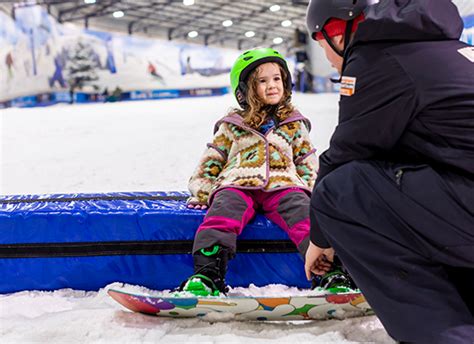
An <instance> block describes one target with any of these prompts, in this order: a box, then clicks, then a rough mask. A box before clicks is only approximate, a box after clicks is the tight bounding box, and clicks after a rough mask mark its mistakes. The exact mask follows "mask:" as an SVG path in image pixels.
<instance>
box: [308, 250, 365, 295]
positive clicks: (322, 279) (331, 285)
mask: <svg viewBox="0 0 474 344" xmlns="http://www.w3.org/2000/svg"><path fill="white" fill-rule="evenodd" d="M317 287H319V288H321V289H324V290H327V291H329V292H330V293H333V294H336V293H347V292H352V291H355V290H357V289H358V288H357V285H356V284H355V282H354V280H353V279H352V277H351V276H350V275H349V273H348V272H347V271H346V270H345V268H344V267H343V266H342V263H341V261H340V260H339V259H338V258H337V257H336V256H335V257H334V262H333V266H332V269H331V270H330V271H328V272H327V273H326V274H324V275H323V276H313V280H312V282H311V289H315V288H317Z"/></svg>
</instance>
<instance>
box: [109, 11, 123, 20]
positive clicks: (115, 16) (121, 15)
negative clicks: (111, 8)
mask: <svg viewBox="0 0 474 344" xmlns="http://www.w3.org/2000/svg"><path fill="white" fill-rule="evenodd" d="M124 15H125V13H123V11H115V12H114V13H112V16H113V17H114V18H122V17H123V16H124Z"/></svg>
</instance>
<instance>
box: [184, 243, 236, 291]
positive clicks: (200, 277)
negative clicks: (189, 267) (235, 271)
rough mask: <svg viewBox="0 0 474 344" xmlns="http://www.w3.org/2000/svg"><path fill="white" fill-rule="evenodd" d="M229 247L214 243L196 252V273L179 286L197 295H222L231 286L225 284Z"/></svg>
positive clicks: (194, 256)
mask: <svg viewBox="0 0 474 344" xmlns="http://www.w3.org/2000/svg"><path fill="white" fill-rule="evenodd" d="M229 257H230V251H229V249H227V248H225V247H223V246H220V245H214V246H212V247H211V248H203V249H200V250H198V251H197V252H196V253H194V255H193V258H194V271H195V273H194V275H192V276H191V277H189V278H188V279H187V280H185V281H184V282H183V283H181V285H180V286H179V288H178V291H184V292H188V293H191V294H193V295H196V296H220V295H221V293H222V294H224V295H225V294H226V293H227V291H228V290H229V288H228V287H227V286H226V284H225V275H226V272H227V262H228V261H229Z"/></svg>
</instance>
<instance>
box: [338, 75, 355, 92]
mask: <svg viewBox="0 0 474 344" xmlns="http://www.w3.org/2000/svg"><path fill="white" fill-rule="evenodd" d="M355 87H356V78H354V77H352V76H343V77H342V79H341V89H340V91H339V93H340V94H341V96H348V97H350V96H352V95H353V94H354V93H355Z"/></svg>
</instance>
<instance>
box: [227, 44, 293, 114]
mask: <svg viewBox="0 0 474 344" xmlns="http://www.w3.org/2000/svg"><path fill="white" fill-rule="evenodd" d="M267 62H275V63H278V64H279V65H280V66H281V67H282V68H283V69H284V70H285V71H286V74H287V75H288V77H287V79H286V80H283V84H284V86H285V87H286V89H287V90H288V91H289V92H290V93H291V88H292V83H291V74H290V71H289V70H288V66H287V64H286V61H285V58H284V57H283V56H282V55H281V54H280V53H279V52H278V51H276V50H273V49H271V48H256V49H252V50H247V51H246V52H244V53H243V54H242V55H240V56H239V57H238V58H237V61H235V63H234V66H233V67H232V70H231V71H230V85H231V87H232V93H233V94H234V95H235V98H237V102H238V103H239V105H240V106H242V107H245V106H246V104H247V101H246V94H247V83H246V82H247V78H248V76H249V74H250V72H251V71H253V70H254V69H255V68H257V66H259V65H261V64H263V63H267Z"/></svg>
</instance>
